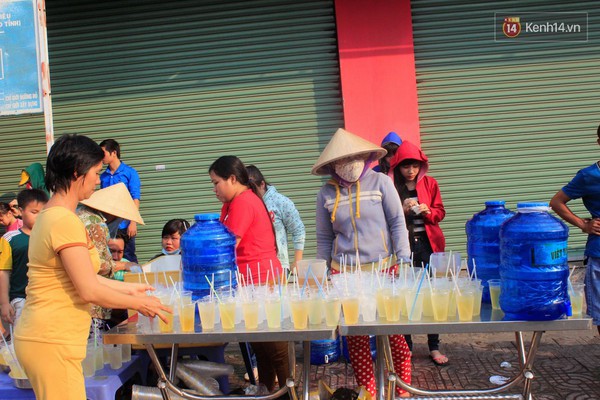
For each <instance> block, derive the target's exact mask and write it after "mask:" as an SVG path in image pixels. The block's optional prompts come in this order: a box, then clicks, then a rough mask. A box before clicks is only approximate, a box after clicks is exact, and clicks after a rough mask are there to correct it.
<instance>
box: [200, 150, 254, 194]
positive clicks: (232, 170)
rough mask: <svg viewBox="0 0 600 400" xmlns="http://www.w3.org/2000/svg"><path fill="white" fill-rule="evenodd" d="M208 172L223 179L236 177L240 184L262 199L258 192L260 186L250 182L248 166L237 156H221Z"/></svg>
mask: <svg viewBox="0 0 600 400" xmlns="http://www.w3.org/2000/svg"><path fill="white" fill-rule="evenodd" d="M208 172H213V173H214V174H215V175H217V176H218V177H219V178H222V179H229V177H231V176H235V179H236V180H237V181H238V182H239V183H241V184H242V185H244V186H247V187H249V188H250V189H251V190H252V191H253V192H254V194H255V195H257V196H258V197H261V198H262V196H261V195H260V192H259V191H258V185H257V184H256V182H253V181H250V177H249V176H248V171H247V170H246V166H245V165H244V163H243V162H242V160H240V159H239V158H237V157H236V156H221V157H219V158H217V160H216V161H215V162H213V163H212V164H211V166H210V167H209V168H208Z"/></svg>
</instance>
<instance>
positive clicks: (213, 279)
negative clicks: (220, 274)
mask: <svg viewBox="0 0 600 400" xmlns="http://www.w3.org/2000/svg"><path fill="white" fill-rule="evenodd" d="M204 277H205V278H206V275H204ZM206 279H208V278H206ZM210 279H211V282H212V283H210V282H208V284H209V285H210V287H211V288H212V287H214V284H215V273H214V272H213V273H212V276H211V278H210ZM210 301H211V302H212V301H213V291H212V290H211V291H210Z"/></svg>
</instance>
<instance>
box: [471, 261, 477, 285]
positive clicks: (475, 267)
mask: <svg viewBox="0 0 600 400" xmlns="http://www.w3.org/2000/svg"><path fill="white" fill-rule="evenodd" d="M472 272H473V274H472V275H473V276H474V277H475V280H477V264H475V259H473V271H472ZM473 276H472V277H471V280H473Z"/></svg>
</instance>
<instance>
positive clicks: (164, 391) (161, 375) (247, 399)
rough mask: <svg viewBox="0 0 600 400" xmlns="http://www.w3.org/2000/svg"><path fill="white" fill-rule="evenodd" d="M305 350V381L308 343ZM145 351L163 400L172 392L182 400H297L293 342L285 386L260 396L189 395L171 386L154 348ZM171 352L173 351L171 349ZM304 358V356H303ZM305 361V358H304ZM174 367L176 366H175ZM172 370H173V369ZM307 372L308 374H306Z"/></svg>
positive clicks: (307, 368) (167, 399)
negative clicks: (285, 398) (285, 399)
mask: <svg viewBox="0 0 600 400" xmlns="http://www.w3.org/2000/svg"><path fill="white" fill-rule="evenodd" d="M304 343H305V349H307V348H308V365H305V366H304V370H305V373H306V375H305V376H306V377H307V378H306V379H305V381H306V380H308V376H309V373H310V341H308V342H304ZM306 343H308V347H306ZM144 346H145V347H146V350H147V351H148V355H149V356H150V359H151V360H152V364H154V367H155V368H156V372H157V373H158V385H157V386H158V388H159V389H160V393H161V395H162V398H163V400H170V398H169V391H171V392H173V393H174V394H175V395H177V396H180V397H182V398H184V399H197V400H275V399H277V398H279V397H281V396H283V395H284V394H285V393H286V392H289V393H290V395H291V398H292V399H294V400H297V395H296V392H295V383H294V378H295V376H296V355H295V350H294V342H289V344H288V346H289V363H290V377H291V378H289V379H288V381H287V382H286V384H285V386H284V387H282V388H280V389H279V390H277V391H276V392H274V393H271V394H268V395H262V396H203V395H197V394H192V393H189V391H187V390H183V389H180V388H179V387H177V386H175V385H174V384H173V380H171V379H169V378H168V377H167V375H166V373H165V370H164V369H163V367H162V365H161V363H160V360H159V359H158V355H157V354H156V351H155V350H154V347H153V346H152V345H151V344H145V345H144ZM178 348H179V347H178V345H177V347H175V353H173V352H172V353H171V354H172V355H173V354H175V355H177V349H178ZM172 350H173V349H172ZM305 357H306V356H305ZM305 361H306V358H305ZM305 364H306V362H305ZM175 366H176V364H175ZM173 370H174V369H173ZM306 371H308V372H306ZM308 387H309V382H306V383H305V388H308ZM305 396H306V397H305V398H304V399H303V400H308V398H309V397H308V389H306V391H305Z"/></svg>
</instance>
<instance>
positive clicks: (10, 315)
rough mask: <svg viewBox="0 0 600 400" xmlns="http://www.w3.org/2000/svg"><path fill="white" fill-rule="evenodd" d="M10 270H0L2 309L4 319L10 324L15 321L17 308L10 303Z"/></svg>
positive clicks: (0, 303) (0, 301)
mask: <svg viewBox="0 0 600 400" xmlns="http://www.w3.org/2000/svg"><path fill="white" fill-rule="evenodd" d="M9 280H10V271H6V270H4V271H0V309H1V310H2V320H3V321H6V322H8V323H10V324H12V323H14V318H15V309H14V308H13V307H12V306H11V305H10V300H9V297H8V290H9V282H10V281H9Z"/></svg>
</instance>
